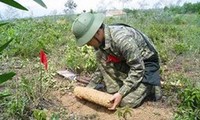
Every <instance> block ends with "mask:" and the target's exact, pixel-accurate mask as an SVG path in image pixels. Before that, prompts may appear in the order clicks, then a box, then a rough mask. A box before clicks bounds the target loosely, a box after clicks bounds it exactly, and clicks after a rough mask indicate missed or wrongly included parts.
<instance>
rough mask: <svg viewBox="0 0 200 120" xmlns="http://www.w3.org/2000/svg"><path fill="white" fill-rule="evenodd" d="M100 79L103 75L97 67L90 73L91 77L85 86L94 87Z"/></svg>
mask: <svg viewBox="0 0 200 120" xmlns="http://www.w3.org/2000/svg"><path fill="white" fill-rule="evenodd" d="M102 79H103V76H102V74H101V72H100V70H99V69H98V68H97V70H96V71H95V72H94V74H93V75H92V78H91V80H90V82H89V84H88V85H87V86H86V87H89V88H95V87H96V86H97V84H98V83H100V82H101V81H102Z"/></svg>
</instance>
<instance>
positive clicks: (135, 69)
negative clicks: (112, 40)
mask: <svg viewBox="0 0 200 120" xmlns="http://www.w3.org/2000/svg"><path fill="white" fill-rule="evenodd" d="M116 37H117V38H118V42H117V43H116V49H118V50H119V52H120V53H121V55H122V56H123V57H124V58H125V59H126V63H127V64H128V65H129V66H130V71H129V72H128V77H127V78H126V79H125V80H124V81H123V83H124V84H123V86H122V87H121V88H120V90H119V91H118V92H119V93H120V94H121V95H122V96H124V95H125V94H127V93H128V92H130V90H131V89H132V88H134V87H136V86H137V85H138V84H139V83H140V82H141V81H142V79H143V75H144V69H145V68H144V63H143V60H142V58H141V53H140V50H139V48H138V46H137V44H136V43H135V39H138V38H141V36H140V37H138V38H137V37H133V36H130V35H126V33H123V34H121V33H120V34H118V35H117V36H116Z"/></svg>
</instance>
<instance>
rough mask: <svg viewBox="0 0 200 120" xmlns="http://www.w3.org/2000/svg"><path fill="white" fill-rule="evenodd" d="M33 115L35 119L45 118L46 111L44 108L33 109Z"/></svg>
mask: <svg viewBox="0 0 200 120" xmlns="http://www.w3.org/2000/svg"><path fill="white" fill-rule="evenodd" d="M33 117H34V118H35V119H36V120H46V119H47V115H46V112H45V111H44V110H38V109H35V110H33Z"/></svg>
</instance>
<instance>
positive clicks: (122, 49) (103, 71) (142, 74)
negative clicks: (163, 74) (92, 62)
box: [87, 25, 161, 107]
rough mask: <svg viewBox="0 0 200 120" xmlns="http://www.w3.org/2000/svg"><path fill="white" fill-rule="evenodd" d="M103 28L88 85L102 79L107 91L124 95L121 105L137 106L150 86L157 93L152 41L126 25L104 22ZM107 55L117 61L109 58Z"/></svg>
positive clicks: (158, 80)
mask: <svg viewBox="0 0 200 120" xmlns="http://www.w3.org/2000/svg"><path fill="white" fill-rule="evenodd" d="M104 32H105V43H104V44H103V45H101V46H100V48H99V49H98V50H96V57H97V61H98V69H97V70H96V72H95V73H94V74H93V76H92V79H91V81H90V83H89V84H88V86H87V87H91V88H95V87H96V85H97V84H98V83H100V82H102V81H103V82H104V83H105V86H106V91H107V92H108V93H111V94H113V93H116V92H119V93H120V94H121V95H122V96H123V98H122V101H121V103H120V106H125V105H130V106H131V107H137V106H138V105H140V104H141V102H142V101H143V100H144V98H145V97H146V96H148V95H149V94H150V93H151V91H152V90H153V89H157V91H158V92H156V96H157V97H160V96H161V91H160V78H159V60H158V55H157V52H156V51H155V49H154V46H153V44H152V42H151V41H150V40H149V39H148V38H147V37H146V36H145V35H144V34H143V33H141V32H139V31H137V30H135V29H133V28H131V27H129V26H124V25H111V26H107V25H105V28H104ZM145 39H146V40H145ZM147 40H148V41H149V42H148V41H147ZM147 42H148V43H147ZM149 45H150V46H151V47H152V48H153V49H152V48H151V47H149ZM109 55H112V56H115V57H117V58H118V59H119V60H120V61H119V62H112V61H108V56H109ZM155 86H156V87H155ZM153 93H155V90H154V91H153Z"/></svg>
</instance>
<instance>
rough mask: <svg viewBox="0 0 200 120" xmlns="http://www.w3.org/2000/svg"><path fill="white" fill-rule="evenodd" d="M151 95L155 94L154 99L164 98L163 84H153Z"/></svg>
mask: <svg viewBox="0 0 200 120" xmlns="http://www.w3.org/2000/svg"><path fill="white" fill-rule="evenodd" d="M151 95H153V100H155V101H157V100H160V99H161V98H162V90H161V86H152V90H151Z"/></svg>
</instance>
